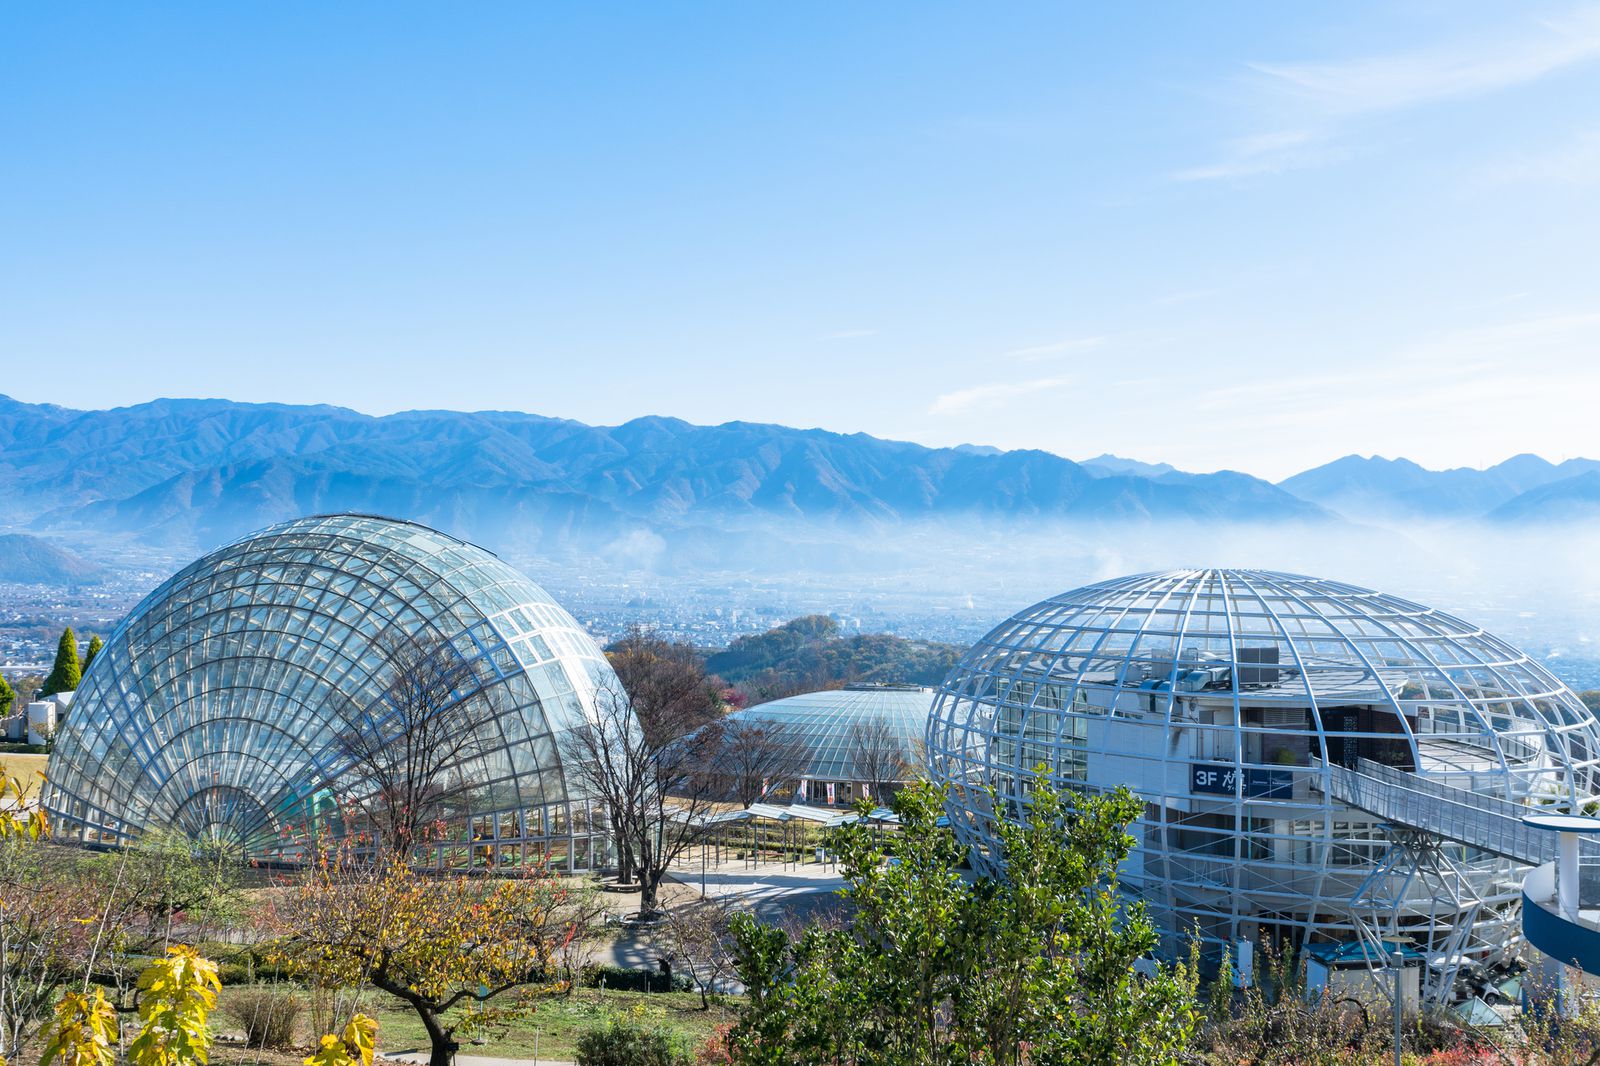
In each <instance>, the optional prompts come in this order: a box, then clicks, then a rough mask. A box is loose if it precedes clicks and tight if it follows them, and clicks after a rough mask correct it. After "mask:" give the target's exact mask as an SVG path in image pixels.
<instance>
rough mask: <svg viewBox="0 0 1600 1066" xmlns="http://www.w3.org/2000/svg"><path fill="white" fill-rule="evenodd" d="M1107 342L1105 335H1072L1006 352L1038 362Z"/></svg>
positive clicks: (1021, 358)
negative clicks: (1064, 338) (1063, 338)
mask: <svg viewBox="0 0 1600 1066" xmlns="http://www.w3.org/2000/svg"><path fill="white" fill-rule="evenodd" d="M1105 342H1106V339H1105V338H1104V337H1070V338H1067V339H1066V340H1059V341H1051V342H1050V343H1049V344H1033V345H1029V346H1028V347H1026V348H1014V349H1012V350H1011V351H1009V352H1007V353H1006V356H1007V357H1008V358H1011V359H1020V360H1022V361H1023V362H1025V363H1033V362H1038V361H1039V360H1041V359H1054V358H1056V357H1058V356H1063V355H1071V354H1072V353H1074V352H1087V351H1091V350H1093V349H1095V348H1098V347H1100V346H1101V345H1102V344H1104V343H1105Z"/></svg>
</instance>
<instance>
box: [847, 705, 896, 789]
mask: <svg viewBox="0 0 1600 1066" xmlns="http://www.w3.org/2000/svg"><path fill="white" fill-rule="evenodd" d="M849 750H850V761H851V763H852V764H853V765H854V766H855V773H856V779H857V781H858V782H859V783H860V784H864V785H867V786H868V787H869V788H870V789H871V790H872V797H873V799H875V800H881V799H884V798H887V797H886V796H880V795H879V790H880V789H884V788H885V786H887V791H889V792H893V790H895V789H897V788H899V787H900V785H901V783H902V782H904V781H905V779H906V771H907V770H908V768H909V767H908V764H907V762H906V753H905V749H904V747H903V745H902V744H901V743H900V740H899V738H898V737H896V736H895V733H894V730H893V729H891V728H889V724H888V723H887V722H884V721H882V720H878V719H873V720H864V721H858V722H856V723H855V724H854V725H852V726H851V727H850V737H849Z"/></svg>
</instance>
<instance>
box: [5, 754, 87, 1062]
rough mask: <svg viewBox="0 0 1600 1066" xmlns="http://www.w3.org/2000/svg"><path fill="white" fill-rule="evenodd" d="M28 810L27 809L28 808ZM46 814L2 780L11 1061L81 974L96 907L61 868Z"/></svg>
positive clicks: (14, 782) (15, 783)
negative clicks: (44, 844)
mask: <svg viewBox="0 0 1600 1066" xmlns="http://www.w3.org/2000/svg"><path fill="white" fill-rule="evenodd" d="M30 808H32V809H31V810H30ZM48 835H49V824H48V822H47V820H46V819H45V816H44V814H43V813H42V812H41V811H39V810H38V809H37V808H36V807H32V804H31V803H30V801H29V797H28V790H27V788H26V787H25V786H24V785H23V784H22V782H21V781H20V780H18V779H15V778H5V779H0V1056H4V1057H7V1058H9V1057H13V1056H15V1055H16V1053H17V1051H18V1049H20V1048H21V1047H22V1046H23V1044H24V1043H25V1042H26V1041H27V1040H28V1038H29V1037H30V1036H31V1035H32V1034H33V1033H34V1032H35V1031H36V1030H37V1028H38V1027H39V1025H40V1024H41V1023H43V1022H44V1021H45V1020H46V1019H47V1018H49V1017H50V1011H51V1006H52V1004H53V1003H54V1002H55V999H56V996H57V994H58V993H59V992H60V990H61V988H62V987H63V986H64V985H66V984H67V983H68V982H70V981H71V980H73V979H74V978H76V977H78V976H80V974H81V970H80V969H79V966H80V964H81V963H82V961H83V960H84V959H85V958H86V957H87V954H88V951H89V948H90V945H91V943H92V942H93V939H94V930H93V929H92V928H91V926H92V925H93V924H94V922H95V919H96V918H97V917H98V916H99V914H100V905H99V904H100V901H99V900H98V898H96V897H95V895H94V894H93V892H92V891H91V888H90V886H89V885H88V884H86V883H85V882H84V880H83V879H81V878H75V877H72V876H70V872H68V871H66V870H64V869H63V867H64V866H65V864H66V863H67V862H68V859H67V857H66V856H64V855H63V853H62V852H61V851H59V850H48V849H45V848H41V847H37V846H36V845H37V843H38V842H39V841H40V840H42V839H44V838H46V837H47V836H48Z"/></svg>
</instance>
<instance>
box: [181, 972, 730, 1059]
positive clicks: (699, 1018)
mask: <svg viewBox="0 0 1600 1066" xmlns="http://www.w3.org/2000/svg"><path fill="white" fill-rule="evenodd" d="M232 991H233V988H225V989H223V990H222V997H223V1000H224V1001H226V1000H227V998H228V995H229V993H230V992H232ZM364 1002H365V1005H364V1006H363V1008H362V1009H363V1010H365V1011H366V1012H367V1013H369V1014H372V1015H373V1016H374V1017H376V1018H377V1019H378V1053H379V1054H380V1055H382V1054H385V1053H392V1052H397V1051H411V1050H420V1051H426V1050H427V1048H428V1037H427V1034H426V1033H425V1032H423V1029H422V1023H421V1022H420V1021H418V1020H417V1016H416V1014H415V1013H413V1012H412V1011H411V1010H409V1009H406V1008H405V1007H404V1006H403V1005H402V1004H400V1002H399V1001H398V1000H395V999H393V998H392V997H390V996H385V995H383V994H381V993H378V992H372V993H369V994H368V995H367V996H366V998H365V1001H364ZM507 1002H509V1000H508V1001H507ZM640 1004H642V1005H643V1006H644V1007H645V1008H647V1009H649V1010H652V1011H659V1012H660V1014H659V1017H660V1018H661V1020H662V1021H663V1022H665V1023H666V1024H667V1025H669V1026H673V1027H675V1028H677V1029H681V1030H683V1031H684V1032H685V1033H686V1034H688V1036H689V1038H690V1039H691V1040H693V1041H694V1042H695V1043H696V1044H699V1043H701V1042H702V1041H704V1040H705V1038H706V1037H707V1036H709V1035H710V1034H711V1031H712V1030H713V1029H714V1028H716V1026H718V1025H720V1024H722V1023H723V1022H731V1021H732V1020H733V1012H732V1010H731V1009H730V1008H729V1007H725V1006H720V1005H718V1004H717V1003H716V1002H715V1001H713V1003H712V1005H711V1009H710V1010H708V1011H707V1010H701V1009H700V995H699V993H697V992H656V993H649V994H647V993H644V992H607V993H605V995H604V996H601V994H600V991H599V989H594V988H581V989H579V990H578V991H576V992H574V993H573V995H572V998H571V999H566V998H563V997H560V996H555V997H551V998H549V999H542V1000H540V1001H539V1003H538V1009H537V1010H536V1011H535V1012H534V1014H533V1015H532V1017H529V1018H524V1019H522V1020H521V1021H519V1022H517V1023H516V1024H515V1025H514V1026H513V1027H512V1028H511V1029H510V1030H509V1031H508V1032H506V1033H505V1034H504V1035H499V1034H485V1038H486V1042H485V1043H483V1044H473V1043H470V1042H468V1041H462V1047H461V1053H462V1054H463V1055H488V1056H490V1057H493V1058H508V1059H531V1058H533V1053H534V1048H535V1039H534V1033H535V1030H537V1032H538V1052H539V1057H540V1058H541V1059H543V1058H550V1059H567V1060H571V1059H573V1058H574V1057H575V1056H576V1049H575V1045H576V1042H577V1039H578V1036H579V1034H581V1033H583V1032H584V1031H585V1030H588V1029H592V1028H596V1027H598V1026H600V1025H602V1024H604V1023H605V1021H606V1019H607V1018H608V1017H609V1016H610V1015H611V1014H613V1013H616V1012H621V1011H627V1010H629V1009H630V1008H632V1007H634V1006H635V1005H640ZM213 1017H214V1018H215V1019H216V1024H217V1025H218V1027H219V1028H220V1029H223V1030H224V1031H226V1030H227V1029H228V1028H230V1024H229V1023H228V1021H227V1020H226V1018H227V1015H226V1013H224V1012H221V1011H219V1012H218V1013H217V1014H216V1015H214V1016H213ZM301 1024H302V1031H301V1033H300V1034H299V1039H300V1041H301V1042H302V1043H304V1044H305V1045H307V1046H310V1045H312V1044H314V1043H315V1042H316V1037H315V1035H314V1034H312V1032H311V1031H310V1025H311V1021H310V1018H309V1011H308V1012H307V1014H306V1015H303V1016H302V1023H301Z"/></svg>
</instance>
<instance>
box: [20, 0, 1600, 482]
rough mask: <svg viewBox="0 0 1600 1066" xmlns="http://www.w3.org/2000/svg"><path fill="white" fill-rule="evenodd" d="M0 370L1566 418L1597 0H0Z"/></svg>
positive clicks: (400, 395)
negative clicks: (994, 0)
mask: <svg viewBox="0 0 1600 1066" xmlns="http://www.w3.org/2000/svg"><path fill="white" fill-rule="evenodd" d="M0 153H3V160H0V370H3V373H0V392H5V393H9V394H11V395H14V396H16V397H18V398H20V399H25V400H30V401H51V402H58V403H64V404H69V405H73V406H96V407H97V406H108V405H120V404H127V403H134V402H139V401H142V400H146V399H150V398H152V397H155V396H161V395H181V396H227V397H232V398H235V399H242V400H284V401H294V402H311V401H317V402H328V403H336V404H343V405H346V406H350V407H354V408H357V409H359V410H363V411H370V412H373V413H385V412H390V411H395V410H400V409H405V408H410V407H451V408H463V409H480V408H512V409H519V410H528V411H535V412H539V413H543V414H550V415H561V416H567V417H572V418H578V419H582V420H584V421H588V422H601V423H613V422H618V421H623V420H626V419H628V418H632V417H635V416H637V415H642V414H670V415H677V416H680V417H683V418H686V419H690V420H692V421H696V422H721V421H726V420H730V419H747V420H757V421H775V422H783V423H787V424H791V425H800V426H823V427H826V428H829V429H836V430H844V431H856V430H861V431H866V432H870V433H873V434H876V435H879V436H892V437H900V438H907V439H912V440H918V441H923V442H926V443H930V444H945V443H957V442H961V441H976V442H982V443H989V444H996V445H1000V446H1004V447H1038V448H1045V449H1049V450H1051V451H1056V452H1059V453H1062V454H1065V455H1068V456H1072V457H1075V458H1082V457H1085V456H1089V455H1093V454H1096V453H1099V452H1102V451H1113V452H1117V453H1120V454H1124V455H1131V456H1134V457H1138V458H1144V459H1150V460H1156V459H1160V460H1166V461H1169V462H1173V463H1177V464H1179V465H1180V466H1185V467H1188V468H1193V469H1211V468H1215V467H1221V466H1228V467H1235V468H1239V469H1245V470H1249V471H1251V472H1253V473H1258V474H1262V475H1266V476H1273V477H1277V476H1282V475H1285V474H1287V473H1290V472H1292V471H1294V470H1296V469H1299V468H1302V467H1305V466H1309V465H1313V464H1315V463H1318V462H1322V461H1325V460H1327V459H1330V458H1333V457H1336V456H1338V455H1341V454H1345V453H1347V452H1352V451H1360V452H1363V453H1367V452H1378V453H1383V454H1389V455H1394V454H1404V455H1407V456H1410V457H1412V458H1414V459H1417V460H1419V461H1422V462H1424V463H1427V464H1429V465H1435V466H1440V465H1483V464H1487V463H1491V462H1495V461H1498V460H1500V459H1502V458H1505V457H1506V456H1508V455H1510V454H1513V453H1515V452H1519V451H1537V452H1540V453H1542V454H1544V455H1546V456H1548V457H1550V458H1553V459H1559V458H1563V457H1568V456H1572V455H1578V454H1588V455H1592V456H1600V429H1597V427H1600V207H1597V204H1600V6H1594V5H1588V6H1572V5H1554V6H1543V5H1536V4H1521V3H1502V4H1497V5H1485V6H1475V5H1469V4H1467V3H1463V2H1457V0H1448V2H1439V3H1406V2H1401V3H1392V4H1384V5H1362V4H1353V3H1337V4H1327V5H1323V6H1322V7H1321V8H1320V9H1319V10H1313V9H1312V8H1311V7H1310V5H1305V4H1281V3H1261V4H1256V5H1242V4H1220V3H1203V4H1201V3H1188V2H1184V3H1171V4H1147V5H1143V6H1135V5H1123V4H1105V5H1097V6H1092V5H1080V4H1061V3H1050V4H1041V5H1038V6H1029V5H1023V4H1009V3H1008V4H979V3H972V4H928V3H909V4H904V5H897V4H890V3H871V4H858V3H849V4H846V3H840V4H825V3H819V4H809V3H808V4H786V5H778V4H764V3H744V4H728V5H725V6H723V5H711V4H704V5H683V6H671V5H659V4H658V5H642V4H618V5H614V6H602V5H577V4H574V5H570V6H556V5H553V4H520V3H519V4H514V5H505V6H497V5H493V4H484V3H477V4H472V5H426V6H417V7H406V6H403V5H399V4H393V3H385V4H379V5H372V6H367V7H363V6H359V5H355V4H340V5H322V4H283V5H266V4H259V5H250V6H245V5H232V4H229V5H222V4H205V5H200V4H196V5H193V6H192V7H187V8H186V7H184V6H183V5H180V4H162V5H134V4H124V3H117V4H108V5H105V6H99V7H96V6H93V5H87V4H74V5H13V6H9V7H7V8H6V9H5V10H4V11H3V12H0Z"/></svg>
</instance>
